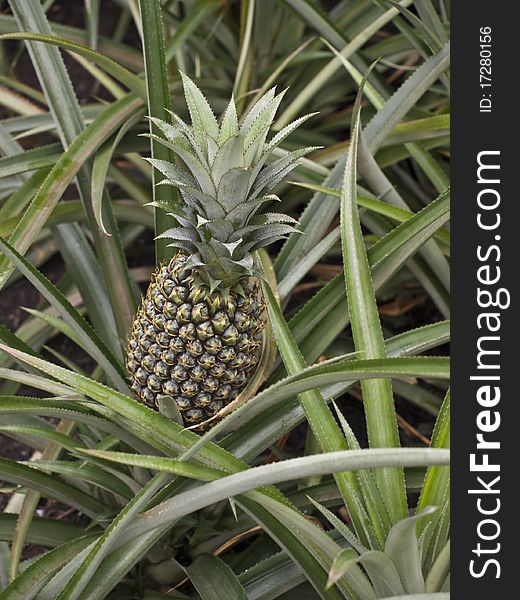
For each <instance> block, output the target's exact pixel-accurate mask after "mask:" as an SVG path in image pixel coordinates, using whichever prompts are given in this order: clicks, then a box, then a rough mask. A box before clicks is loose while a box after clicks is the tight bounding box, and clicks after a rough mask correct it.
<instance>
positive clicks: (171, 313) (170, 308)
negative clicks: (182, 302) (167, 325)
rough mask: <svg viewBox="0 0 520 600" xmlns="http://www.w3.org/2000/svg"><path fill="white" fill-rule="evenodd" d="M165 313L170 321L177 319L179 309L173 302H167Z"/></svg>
mask: <svg viewBox="0 0 520 600" xmlns="http://www.w3.org/2000/svg"><path fill="white" fill-rule="evenodd" d="M163 313H164V315H165V316H166V317H167V318H168V319H175V316H176V315H177V307H176V306H175V304H174V303H173V302H170V301H168V302H166V304H165V305H164V308H163Z"/></svg>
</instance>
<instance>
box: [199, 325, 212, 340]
mask: <svg viewBox="0 0 520 600" xmlns="http://www.w3.org/2000/svg"><path fill="white" fill-rule="evenodd" d="M197 334H198V337H199V338H200V339H201V340H207V339H209V338H210V337H212V336H213V335H214V334H215V332H214V331H213V326H212V324H211V321H204V323H200V324H199V325H197Z"/></svg>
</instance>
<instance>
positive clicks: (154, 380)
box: [146, 375, 161, 392]
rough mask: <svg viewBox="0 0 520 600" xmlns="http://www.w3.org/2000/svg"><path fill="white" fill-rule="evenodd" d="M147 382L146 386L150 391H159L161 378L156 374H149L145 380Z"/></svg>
mask: <svg viewBox="0 0 520 600" xmlns="http://www.w3.org/2000/svg"><path fill="white" fill-rule="evenodd" d="M146 383H147V384H148V388H149V389H150V390H151V391H152V392H160V391H161V380H160V379H159V377H157V375H150V376H149V377H148V379H147V381H146Z"/></svg>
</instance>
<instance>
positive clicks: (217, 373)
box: [210, 363, 226, 378]
mask: <svg viewBox="0 0 520 600" xmlns="http://www.w3.org/2000/svg"><path fill="white" fill-rule="evenodd" d="M225 372H226V364H225V363H217V364H216V365H215V366H214V367H212V368H211V369H210V373H211V375H213V377H218V378H220V377H222V375H224V373H225Z"/></svg>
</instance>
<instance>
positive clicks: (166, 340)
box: [157, 331, 170, 348]
mask: <svg viewBox="0 0 520 600" xmlns="http://www.w3.org/2000/svg"><path fill="white" fill-rule="evenodd" d="M157 343H158V344H159V346H161V348H168V346H169V345H170V336H169V335H168V334H167V333H166V331H161V333H160V334H159V335H158V336H157Z"/></svg>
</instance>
